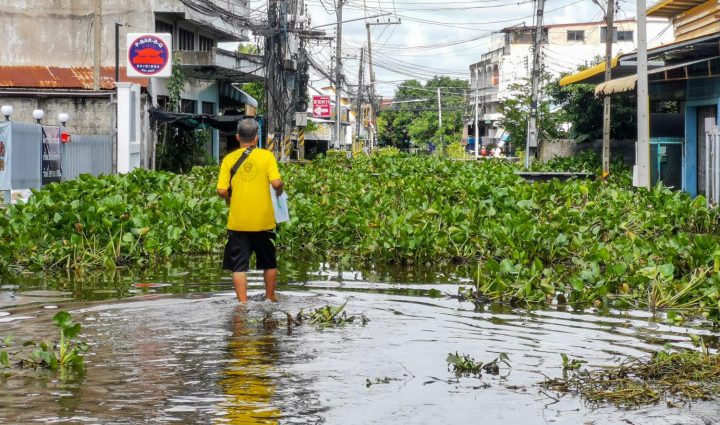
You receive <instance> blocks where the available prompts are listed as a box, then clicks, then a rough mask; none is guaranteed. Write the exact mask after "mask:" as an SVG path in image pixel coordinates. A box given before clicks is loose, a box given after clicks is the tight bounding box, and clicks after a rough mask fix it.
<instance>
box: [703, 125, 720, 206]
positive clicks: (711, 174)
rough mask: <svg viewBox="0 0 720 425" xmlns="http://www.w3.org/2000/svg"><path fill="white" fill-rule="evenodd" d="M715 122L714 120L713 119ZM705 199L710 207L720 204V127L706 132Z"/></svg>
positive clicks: (714, 127) (708, 127)
mask: <svg viewBox="0 0 720 425" xmlns="http://www.w3.org/2000/svg"><path fill="white" fill-rule="evenodd" d="M712 119H713V120H714V118H712ZM704 166H705V182H704V183H705V197H706V198H707V202H708V206H710V205H718V203H720V127H717V126H715V125H713V126H707V130H706V131H705V161H704Z"/></svg>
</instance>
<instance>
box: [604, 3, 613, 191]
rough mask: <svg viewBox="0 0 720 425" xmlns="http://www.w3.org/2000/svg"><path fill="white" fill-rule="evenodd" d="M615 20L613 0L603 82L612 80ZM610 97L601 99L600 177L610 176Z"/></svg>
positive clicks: (606, 39) (608, 18) (606, 36)
mask: <svg viewBox="0 0 720 425" xmlns="http://www.w3.org/2000/svg"><path fill="white" fill-rule="evenodd" d="M614 19H615V0H608V4H607V14H606V16H605V21H606V22H607V31H605V82H608V81H610V80H612V45H613V42H614V41H615V30H614V29H613V24H614ZM610 99H611V98H610V96H605V98H604V99H603V145H602V175H603V177H607V176H608V175H610Z"/></svg>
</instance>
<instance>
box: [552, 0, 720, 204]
mask: <svg viewBox="0 0 720 425" xmlns="http://www.w3.org/2000/svg"><path fill="white" fill-rule="evenodd" d="M719 13H720V1H719V0H661V1H655V2H654V3H652V4H651V5H650V7H649V8H648V10H647V16H648V17H649V18H655V19H657V18H667V19H670V21H671V22H672V28H673V31H672V33H673V34H674V37H675V39H674V40H673V41H672V42H671V43H666V44H663V45H662V46H656V47H652V48H649V49H648V51H647V57H648V76H647V77H648V89H649V98H650V152H649V154H650V178H651V183H652V184H653V185H654V184H656V183H658V182H662V183H663V184H664V185H665V186H667V187H674V188H677V189H681V190H683V191H686V192H688V193H689V194H690V195H692V196H697V195H703V196H705V197H706V199H707V200H708V201H709V202H710V203H712V204H715V205H717V204H720V190H719V189H720V139H718V136H719V135H720V129H718V124H720V113H719V111H720V71H719V70H720V23H719V22H718V20H717V16H718V14H719ZM637 59H638V55H637V52H635V51H631V52H626V53H624V54H622V55H619V56H618V57H616V58H615V60H614V61H613V64H612V67H613V68H612V69H613V80H611V81H609V82H603V81H604V77H603V75H604V71H605V65H604V64H600V65H598V66H595V67H593V68H590V69H587V70H585V71H582V72H579V73H576V74H573V75H569V76H567V77H565V78H563V79H562V80H560V85H568V84H578V83H582V84H597V86H596V88H595V94H596V95H597V96H599V97H602V96H613V95H615V94H617V93H623V92H630V91H635V89H636V86H637V75H636V73H637ZM598 124H599V125H601V123H598ZM635 150H637V147H636V148H635ZM638 154H640V153H638ZM642 154H645V153H642Z"/></svg>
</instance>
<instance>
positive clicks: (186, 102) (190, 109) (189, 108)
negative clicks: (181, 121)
mask: <svg viewBox="0 0 720 425" xmlns="http://www.w3.org/2000/svg"><path fill="white" fill-rule="evenodd" d="M196 111H197V100H190V99H180V112H184V113H186V114H195V113H197V112H196Z"/></svg>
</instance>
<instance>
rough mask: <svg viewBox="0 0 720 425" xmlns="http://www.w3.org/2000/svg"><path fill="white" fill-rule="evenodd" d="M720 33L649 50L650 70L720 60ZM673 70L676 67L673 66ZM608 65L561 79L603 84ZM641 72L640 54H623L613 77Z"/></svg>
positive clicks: (614, 63) (614, 65)
mask: <svg viewBox="0 0 720 425" xmlns="http://www.w3.org/2000/svg"><path fill="white" fill-rule="evenodd" d="M718 46H720V32H718V33H715V34H710V35H704V36H700V37H696V38H693V39H689V40H681V41H675V42H672V43H668V44H663V45H661V46H657V47H653V48H651V49H648V52H647V53H648V69H652V70H658V69H663V68H664V67H666V66H668V63H673V62H674V63H681V62H689V61H694V60H701V59H705V58H708V57H713V56H717V55H718V53H720V49H719V48H718ZM671 66H672V65H671ZM604 72H605V64H604V63H601V64H599V65H596V66H594V67H592V68H588V69H586V70H584V71H580V72H577V73H575V74H572V75H568V76H567V77H564V78H561V79H560V85H561V86H566V85H569V84H576V83H582V84H599V83H601V82H602V79H603V73H604ZM636 72H637V52H630V53H623V54H620V55H619V56H617V57H616V58H614V59H613V61H612V75H613V77H615V78H618V77H627V76H631V75H634V74H635V73H636Z"/></svg>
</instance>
